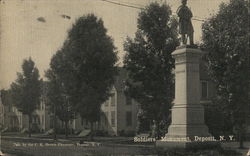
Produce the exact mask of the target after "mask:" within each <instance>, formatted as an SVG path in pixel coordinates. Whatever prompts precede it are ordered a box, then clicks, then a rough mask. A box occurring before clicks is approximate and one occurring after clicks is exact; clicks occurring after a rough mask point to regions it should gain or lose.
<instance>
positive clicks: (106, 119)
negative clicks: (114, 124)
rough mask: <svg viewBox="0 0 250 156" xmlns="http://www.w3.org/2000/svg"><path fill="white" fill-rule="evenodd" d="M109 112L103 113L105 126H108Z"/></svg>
mask: <svg viewBox="0 0 250 156" xmlns="http://www.w3.org/2000/svg"><path fill="white" fill-rule="evenodd" d="M108 119H109V112H105V115H104V121H105V125H108V124H109V120H108Z"/></svg>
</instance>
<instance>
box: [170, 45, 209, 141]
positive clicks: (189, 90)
mask: <svg viewBox="0 0 250 156" xmlns="http://www.w3.org/2000/svg"><path fill="white" fill-rule="evenodd" d="M172 55H173V57H174V58H175V101H174V106H173V107H172V123H171V125H170V127H169V130H168V134H167V135H166V137H194V136H209V133H208V129H207V126H206V125H205V124H204V108H203V106H202V105H201V104H200V73H199V64H200V58H201V56H202V52H201V51H200V50H199V49H193V48H181V49H177V50H176V51H174V53H172Z"/></svg>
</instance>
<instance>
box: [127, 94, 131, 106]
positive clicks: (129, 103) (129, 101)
mask: <svg viewBox="0 0 250 156" xmlns="http://www.w3.org/2000/svg"><path fill="white" fill-rule="evenodd" d="M131 104H132V98H131V97H130V96H126V105H131Z"/></svg>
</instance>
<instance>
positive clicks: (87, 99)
mask: <svg viewBox="0 0 250 156" xmlns="http://www.w3.org/2000/svg"><path fill="white" fill-rule="evenodd" d="M55 58H58V59H56V60H55V61H52V62H51V69H52V71H53V72H54V73H55V75H57V78H58V79H59V81H60V82H61V83H63V84H64V86H63V88H64V91H65V95H67V99H68V101H69V103H71V104H73V106H74V108H75V110H76V111H77V112H78V113H79V114H80V115H81V117H83V118H85V119H86V120H88V121H89V122H90V123H91V132H92V133H91V134H93V123H94V122H96V121H99V118H100V107H101V104H102V103H104V102H105V100H107V99H108V97H109V96H110V90H111V86H112V84H113V83H114V77H115V75H116V73H117V68H116V62H117V56H116V49H115V47H114V45H113V41H112V39H111V38H110V37H109V36H108V35H107V30H106V29H105V28H104V25H103V21H102V20H101V19H98V18H97V17H96V16H94V15H93V14H88V15H86V16H82V17H80V18H79V19H78V20H77V21H76V23H75V24H74V25H73V27H72V29H71V30H69V32H68V37H67V39H66V41H65V42H64V45H63V47H62V49H61V50H60V51H59V52H58V53H57V54H56V56H55ZM53 62H54V63H53ZM55 62H57V63H55ZM91 136H92V135H91Z"/></svg>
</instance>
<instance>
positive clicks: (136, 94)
mask: <svg viewBox="0 0 250 156" xmlns="http://www.w3.org/2000/svg"><path fill="white" fill-rule="evenodd" d="M171 14H172V12H171V9H170V7H169V6H168V5H166V4H163V5H159V4H158V3H151V4H150V5H149V6H147V7H146V8H145V10H142V11H141V12H140V13H139V18H138V20H137V23H138V24H137V28H138V29H137V32H136V35H135V38H134V39H131V38H128V39H127V41H126V42H125V44H124V49H125V51H126V52H127V53H126V55H125V59H124V66H125V68H126V69H127V71H128V74H129V80H128V81H127V86H128V89H127V92H128V94H129V95H130V96H131V97H133V98H134V99H135V100H136V101H138V102H139V103H140V104H141V108H142V110H143V112H144V113H142V114H144V115H145V116H146V117H147V118H148V119H150V120H151V122H152V121H153V120H155V121H157V122H159V121H162V120H166V118H167V116H168V115H169V109H170V108H171V106H172V100H173V97H174V79H173V78H174V75H173V73H172V71H173V69H174V59H173V58H172V56H171V53H172V52H173V51H174V50H175V48H176V46H177V45H178V44H179V42H178V38H177V35H178V34H177V20H176V19H175V18H170V15H171Z"/></svg>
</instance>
